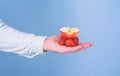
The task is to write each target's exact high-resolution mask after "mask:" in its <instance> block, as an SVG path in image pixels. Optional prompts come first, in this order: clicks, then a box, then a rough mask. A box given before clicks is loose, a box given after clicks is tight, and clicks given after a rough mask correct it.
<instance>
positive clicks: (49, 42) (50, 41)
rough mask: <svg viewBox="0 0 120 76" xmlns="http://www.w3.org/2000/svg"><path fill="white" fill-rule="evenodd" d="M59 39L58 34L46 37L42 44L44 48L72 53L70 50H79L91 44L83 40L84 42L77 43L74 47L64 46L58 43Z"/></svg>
mask: <svg viewBox="0 0 120 76" xmlns="http://www.w3.org/2000/svg"><path fill="white" fill-rule="evenodd" d="M59 40H60V36H59V35H54V36H51V37H48V38H47V39H46V40H45V43H44V46H43V48H44V50H50V51H53V52H57V53H72V52H78V51H81V50H83V49H86V48H88V47H90V46H92V45H93V43H92V42H84V43H79V45H78V46H75V47H66V46H62V45H60V44H59Z"/></svg>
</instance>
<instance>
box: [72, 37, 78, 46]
mask: <svg viewBox="0 0 120 76" xmlns="http://www.w3.org/2000/svg"><path fill="white" fill-rule="evenodd" d="M73 41H74V42H75V44H76V45H78V44H79V39H78V37H75V38H73Z"/></svg>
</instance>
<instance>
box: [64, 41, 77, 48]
mask: <svg viewBox="0 0 120 76" xmlns="http://www.w3.org/2000/svg"><path fill="white" fill-rule="evenodd" d="M65 46H68V47H73V46H76V43H75V42H74V41H73V40H72V39H67V40H66V41H65Z"/></svg>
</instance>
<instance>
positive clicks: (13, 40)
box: [0, 20, 46, 58]
mask: <svg viewBox="0 0 120 76" xmlns="http://www.w3.org/2000/svg"><path fill="white" fill-rule="evenodd" d="M45 39H46V37H44V36H35V35H34V34H28V33H24V32H21V31H18V30H16V29H14V28H12V27H10V26H8V25H6V24H4V23H3V22H2V21H1V20H0V51H4V52H13V53H17V54H19V55H21V56H25V57H28V58H32V57H34V56H36V55H39V54H43V53H44V51H43V43H44V40H45Z"/></svg>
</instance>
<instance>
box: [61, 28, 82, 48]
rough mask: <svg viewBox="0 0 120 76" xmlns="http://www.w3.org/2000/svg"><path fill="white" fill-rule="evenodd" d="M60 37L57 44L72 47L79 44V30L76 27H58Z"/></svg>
mask: <svg viewBox="0 0 120 76" xmlns="http://www.w3.org/2000/svg"><path fill="white" fill-rule="evenodd" d="M60 32H61V37H60V41H59V44H60V45H63V46H67V47H74V46H77V45H78V44H79V39H78V34H79V32H80V30H79V29H78V28H76V27H62V28H60Z"/></svg>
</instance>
